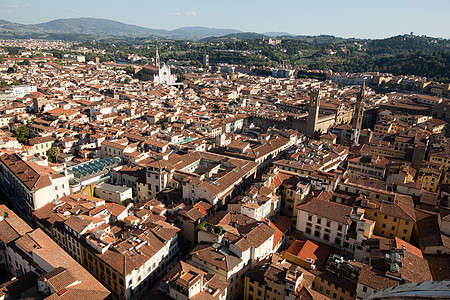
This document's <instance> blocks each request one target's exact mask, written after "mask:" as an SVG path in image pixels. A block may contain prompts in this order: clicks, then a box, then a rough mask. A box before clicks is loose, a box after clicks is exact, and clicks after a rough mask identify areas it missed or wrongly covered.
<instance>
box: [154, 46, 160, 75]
mask: <svg viewBox="0 0 450 300" xmlns="http://www.w3.org/2000/svg"><path fill="white" fill-rule="evenodd" d="M155 66H156V67H157V68H158V69H159V68H160V67H161V65H160V63H159V53H158V44H156V54H155Z"/></svg>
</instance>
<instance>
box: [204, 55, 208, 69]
mask: <svg viewBox="0 0 450 300" xmlns="http://www.w3.org/2000/svg"><path fill="white" fill-rule="evenodd" d="M203 67H204V68H206V69H207V68H209V55H208V54H205V55H203Z"/></svg>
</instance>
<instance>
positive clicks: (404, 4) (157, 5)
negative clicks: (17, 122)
mask: <svg viewBox="0 0 450 300" xmlns="http://www.w3.org/2000/svg"><path fill="white" fill-rule="evenodd" d="M449 16H450V0H427V1H424V0H422V1H407V0H389V1H388V0H378V1H373V0H372V1H368V0H359V1H354V0H315V1H314V0H310V1H304V0H290V1H288V0H240V1H239V0H225V1H217V0H159V1H152V0H121V1H116V0H109V1H107V0H89V1H88V0H76V1H69V0H58V1H55V0H0V19H4V20H7V21H12V22H18V23H25V24H36V23H42V22H47V21H51V20H54V19H58V18H77V17H94V18H104V19H112V20H116V21H120V22H124V23H128V24H134V25H139V26H144V27H149V28H159V29H169V30H171V29H176V28H179V27H183V26H207V27H215V28H232V29H239V30H242V31H252V32H259V33H262V32H268V31H284V32H289V33H292V34H304V35H318V34H332V35H336V36H341V37H359V38H383V37H389V36H393V35H398V34H403V33H410V32H411V31H412V32H414V34H416V35H428V36H434V37H444V38H449V37H450V17H449Z"/></svg>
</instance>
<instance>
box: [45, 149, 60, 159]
mask: <svg viewBox="0 0 450 300" xmlns="http://www.w3.org/2000/svg"><path fill="white" fill-rule="evenodd" d="M60 152H61V150H60V149H59V147H58V146H55V145H53V146H52V147H51V148H50V149H48V150H47V153H46V154H47V157H48V160H49V161H50V162H52V163H56V158H57V157H58V155H59V153H60Z"/></svg>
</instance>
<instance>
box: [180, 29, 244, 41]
mask: <svg viewBox="0 0 450 300" xmlns="http://www.w3.org/2000/svg"><path fill="white" fill-rule="evenodd" d="M240 32H241V31H240V30H236V29H217V28H209V27H201V26H195V27H181V28H178V29H175V30H172V31H171V33H172V34H173V35H179V36H180V37H184V38H188V37H191V38H194V39H199V38H205V37H209V36H223V35H227V34H234V33H240Z"/></svg>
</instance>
